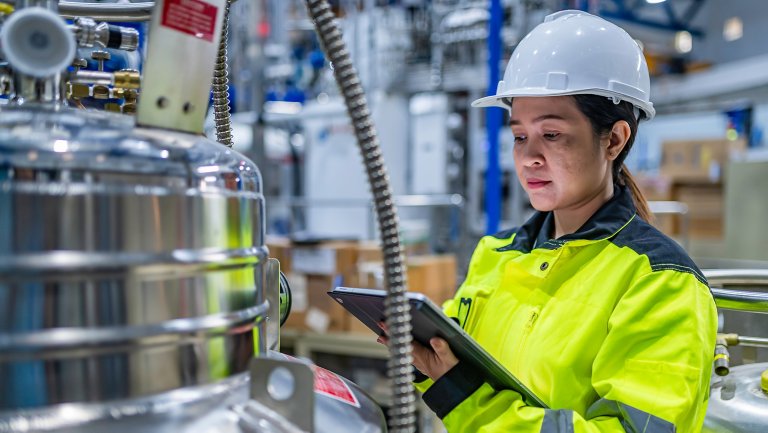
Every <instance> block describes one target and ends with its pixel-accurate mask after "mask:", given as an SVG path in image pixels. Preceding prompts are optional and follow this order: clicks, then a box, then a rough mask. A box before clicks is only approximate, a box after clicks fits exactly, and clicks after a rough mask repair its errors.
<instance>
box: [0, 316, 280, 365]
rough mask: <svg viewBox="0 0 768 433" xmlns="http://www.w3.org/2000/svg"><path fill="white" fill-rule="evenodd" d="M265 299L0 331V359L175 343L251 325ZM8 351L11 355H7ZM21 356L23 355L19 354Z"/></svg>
mask: <svg viewBox="0 0 768 433" xmlns="http://www.w3.org/2000/svg"><path fill="white" fill-rule="evenodd" d="M267 308H268V304H267V303H266V302H264V303H262V304H259V305H256V306H253V307H250V308H246V309H244V310H239V311H233V312H231V313H218V314H209V315H207V316H202V317H189V318H183V319H172V320H168V321H165V322H161V323H157V324H149V325H132V326H102V327H99V328H74V327H72V328H63V327H62V328H51V329H44V330H40V331H32V332H15V333H12V334H0V360H2V359H7V358H9V357H13V353H14V351H34V355H33V357H34V358H40V357H41V355H42V354H41V352H42V351H45V350H50V349H67V348H79V349H82V348H85V347H89V346H100V345H119V344H124V343H128V344H130V345H131V346H132V347H134V348H139V347H140V346H156V345H158V344H175V343H177V342H178V341H179V340H181V339H182V338H183V336H184V335H185V334H188V335H190V336H191V337H192V338H195V339H200V338H201V337H203V338H207V337H209V336H216V335H220V334H226V333H228V332H231V331H230V330H232V329H236V330H237V331H238V332H239V331H242V330H243V329H244V327H245V328H249V329H250V328H252V327H253V326H254V325H255V324H256V323H258V322H259V321H261V319H262V317H263V316H265V315H266V313H267ZM9 355H10V356H9ZM21 356H22V357H23V355H21Z"/></svg>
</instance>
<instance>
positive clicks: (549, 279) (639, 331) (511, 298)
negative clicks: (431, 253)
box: [416, 186, 717, 433]
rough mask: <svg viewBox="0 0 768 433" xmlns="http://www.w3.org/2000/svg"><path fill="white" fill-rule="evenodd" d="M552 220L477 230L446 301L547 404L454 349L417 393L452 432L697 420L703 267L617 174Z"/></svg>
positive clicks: (709, 306) (707, 297) (690, 424)
mask: <svg viewBox="0 0 768 433" xmlns="http://www.w3.org/2000/svg"><path fill="white" fill-rule="evenodd" d="M553 219H554V218H553V216H552V213H551V212H546V213H542V212H539V213H536V214H535V215H534V216H533V217H532V218H531V219H530V220H529V221H528V222H526V223H525V224H524V225H523V226H522V227H520V228H518V229H513V230H511V231H508V232H504V233H501V234H498V235H495V236H486V237H484V238H483V239H482V240H481V241H480V243H479V244H478V246H477V248H476V250H475V252H474V254H473V256H472V260H471V262H470V265H469V271H468V275H467V279H466V281H465V282H464V283H463V284H462V286H461V287H460V288H459V290H458V292H457V293H456V296H455V298H454V299H452V300H450V301H448V302H446V303H445V305H444V309H445V311H446V313H447V314H448V315H449V316H452V317H455V318H457V319H458V321H459V323H460V324H461V326H462V327H463V328H464V329H465V330H466V331H467V332H468V333H469V334H470V335H471V336H472V337H474V338H475V339H476V340H477V341H478V342H479V343H480V344H481V345H482V346H483V347H484V348H485V349H486V350H487V351H488V352H490V353H491V354H492V355H493V356H494V357H495V358H496V359H498V360H499V361H500V362H501V363H502V364H503V365H504V366H506V367H507V369H508V370H509V371H511V372H512V373H513V374H514V375H515V376H517V377H518V378H519V379H520V380H521V381H522V382H523V383H524V384H525V385H526V386H527V387H528V388H529V389H531V390H532V391H533V392H534V393H535V394H536V395H538V397H539V398H541V399H542V400H543V401H544V402H545V403H546V404H547V406H548V407H549V409H542V408H538V407H533V406H528V405H526V404H525V402H523V401H522V398H521V396H520V394H519V393H517V392H515V391H512V390H496V389H494V388H493V387H491V386H490V385H489V384H488V383H485V382H484V380H483V379H482V378H481V377H480V376H479V375H478V374H477V372H476V371H474V370H473V369H472V368H469V367H468V366H467V365H466V364H464V363H461V362H460V363H459V364H458V365H457V366H456V367H454V368H453V369H451V370H450V371H449V372H448V373H446V374H445V375H444V376H443V377H441V378H439V379H438V380H437V381H436V382H434V383H433V382H432V381H431V380H429V379H427V380H424V381H422V382H418V383H417V384H416V386H417V388H419V389H420V390H421V391H423V392H424V395H423V399H424V401H425V402H426V403H427V405H428V406H430V408H432V410H433V411H435V413H436V414H437V415H438V416H439V417H440V418H441V419H442V420H443V423H444V424H445V427H446V428H447V430H448V431H449V432H450V433H456V432H471V433H483V432H486V433H490V432H519V433H534V432H535V433H538V432H543V433H566V432H567V433H582V432H584V433H586V432H606V433H607V432H631V433H669V432H681V433H690V432H699V431H700V430H701V426H702V423H703V420H704V415H705V412H706V407H707V399H708V396H709V381H710V377H711V366H712V359H713V351H714V346H715V334H716V332H717V312H716V309H715V304H714V301H713V299H712V295H711V292H710V290H709V287H708V285H707V282H706V280H705V278H704V276H703V275H702V273H701V271H700V270H699V269H698V268H697V267H696V265H695V264H694V263H693V261H692V260H691V259H690V258H689V257H688V255H687V254H686V253H685V251H684V250H683V249H682V248H680V247H679V246H678V245H677V244H676V243H675V242H674V241H672V240H671V239H669V238H668V237H666V236H664V235H663V234H662V233H660V232H659V231H658V230H656V229H655V228H653V227H652V226H651V225H649V224H648V223H646V222H645V221H643V220H642V219H640V218H639V217H638V216H637V215H636V211H635V207H634V205H633V202H632V196H631V193H630V192H629V191H628V190H627V189H626V188H624V187H618V186H616V187H615V193H614V196H613V198H612V199H611V200H610V201H609V202H607V203H606V204H605V205H603V206H602V207H601V208H600V209H599V210H598V211H597V212H596V213H595V215H593V216H592V218H590V219H589V220H588V221H587V222H586V223H585V224H584V226H583V227H581V228H580V229H579V230H578V231H577V232H576V233H573V234H569V235H566V236H563V237H561V238H559V239H549V238H548V236H546V235H547V234H549V233H552V231H551V227H552V224H553ZM417 380H418V379H417Z"/></svg>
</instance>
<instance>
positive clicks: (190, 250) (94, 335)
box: [0, 106, 386, 433]
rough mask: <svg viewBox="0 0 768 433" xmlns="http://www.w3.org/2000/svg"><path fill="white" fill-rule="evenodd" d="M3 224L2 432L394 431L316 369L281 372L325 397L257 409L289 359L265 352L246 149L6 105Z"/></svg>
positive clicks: (258, 245)
mask: <svg viewBox="0 0 768 433" xmlns="http://www.w3.org/2000/svg"><path fill="white" fill-rule="evenodd" d="M0 227H2V230H0V432H43V431H56V432H89V431H106V430H109V431H110V432H118V433H119V432H130V433H135V432H136V431H153V432H166V431H167V432H195V433H198V432H216V433H223V432H243V431H248V432H262V431H264V432H294V431H300V430H301V431H304V430H307V429H304V430H302V429H301V428H300V427H296V425H294V422H295V421H297V419H296V418H294V419H290V418H287V420H288V422H287V423H286V422H285V421H286V413H287V412H286V411H284V410H282V409H284V408H289V409H290V408H292V409H293V410H297V408H301V405H302V404H303V405H304V407H303V410H304V412H303V413H302V418H307V416H306V411H307V410H308V411H310V412H311V413H313V414H314V422H315V424H316V425H317V427H316V429H315V431H318V432H339V433H344V432H350V433H351V432H371V433H376V432H380V431H384V430H385V429H386V427H385V426H384V425H383V414H382V412H381V409H380V407H379V406H378V405H377V404H376V403H375V402H374V401H373V400H371V399H370V398H369V397H368V396H367V395H366V394H365V393H364V392H362V391H361V390H360V389H359V388H357V387H356V386H355V385H354V384H352V383H350V382H348V381H346V380H344V379H343V378H340V377H338V376H336V375H334V374H333V373H330V372H327V371H325V370H322V369H320V368H318V367H314V366H313V367H312V369H313V371H314V372H315V374H314V385H315V389H316V390H315V392H314V393H313V391H312V389H313V386H312V385H313V382H312V381H313V379H312V378H311V377H310V378H309V379H308V380H304V382H302V383H297V379H295V378H293V379H291V378H288V379H289V380H287V381H286V378H285V377H278V378H277V379H272V380H270V381H269V386H271V387H272V388H275V387H276V388H278V389H281V388H285V389H287V388H296V389H298V388H303V389H305V390H308V392H309V394H310V395H313V396H314V397H312V398H301V399H299V398H297V400H302V401H282V402H278V404H277V405H276V406H273V407H268V406H264V405H262V404H260V401H262V400H264V399H263V398H262V397H263V394H266V391H264V390H259V389H255V388H254V385H253V380H252V379H253V378H254V377H256V378H258V377H259V376H260V375H263V374H267V373H268V372H263V371H259V370H258V366H259V365H263V364H258V363H255V364H251V362H252V360H253V358H254V356H262V357H264V356H271V357H273V358H274V357H277V358H279V359H280V360H281V362H286V359H285V357H284V356H283V355H280V354H277V353H275V352H269V351H268V350H267V338H268V336H267V335H266V321H267V316H268V314H269V313H268V308H269V306H268V303H267V301H266V299H267V298H268V296H267V295H266V294H265V292H266V290H268V289H267V288H265V285H267V284H269V283H268V281H269V277H268V274H269V272H270V271H269V270H268V266H267V250H266V248H265V246H264V230H265V229H264V198H263V195H262V187H261V178H260V175H259V171H258V169H257V167H256V166H255V165H254V164H253V163H252V162H251V161H249V160H248V159H247V158H245V157H243V156H242V155H240V154H238V153H237V152H234V151H232V150H231V149H229V148H227V147H225V146H223V145H221V144H218V143H215V142H213V141H210V140H207V139H205V138H203V137H200V136H195V135H190V134H184V133H176V132H171V131H164V130H159V129H150V128H140V127H135V125H134V121H133V119H132V118H130V117H124V116H120V115H114V114H109V113H103V112H86V111H81V110H71V109H67V108H54V107H46V106H26V107H25V106H6V107H3V108H2V114H1V115H0ZM275 293H277V292H275ZM269 320H273V319H269ZM274 320H276V318H274ZM270 335H271V334H270ZM270 338H271V337H270ZM292 361H293V362H299V361H298V360H292ZM249 365H250V371H249ZM254 366H256V368H254ZM318 372H320V373H318ZM254 375H255V376H254ZM297 377H298V376H297ZM318 377H322V378H323V379H322V383H319V380H320V379H318ZM318 387H320V388H322V391H318V390H317V388H318ZM329 389H330V390H331V391H330V392H329V391H328V390H329ZM296 395H299V394H298V393H297V394H296ZM304 395H305V397H306V391H305V394H304ZM254 396H256V398H254ZM310 418H311V417H310Z"/></svg>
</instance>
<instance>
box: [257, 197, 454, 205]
mask: <svg viewBox="0 0 768 433" xmlns="http://www.w3.org/2000/svg"><path fill="white" fill-rule="evenodd" d="M267 198H268V199H269V197H267ZM270 201H271V202H277V203H279V202H284V203H285V204H286V205H287V206H293V207H364V206H371V200H366V199H351V198H330V199H307V198H301V197H292V198H290V199H287V200H286V199H285V198H280V197H273V198H272V199H271V200H270ZM392 202H393V203H394V204H395V206H398V207H451V206H455V207H458V208H462V207H464V197H462V196H461V195H460V194H445V195H442V194H441V195H426V194H425V195H421V194H413V195H400V196H393V197H392Z"/></svg>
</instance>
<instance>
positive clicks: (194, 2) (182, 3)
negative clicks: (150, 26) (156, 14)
mask: <svg viewBox="0 0 768 433" xmlns="http://www.w3.org/2000/svg"><path fill="white" fill-rule="evenodd" d="M218 12H219V10H218V8H217V7H216V6H214V5H212V4H209V3H206V2H204V1H200V0H165V2H164V4H163V16H162V20H161V23H162V25H163V26H165V27H169V28H172V29H174V30H178V31H180V32H182V33H186V34H188V35H192V36H194V37H196V38H198V39H205V40H207V41H208V42H213V31H214V29H215V28H216V15H217V14H218Z"/></svg>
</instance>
